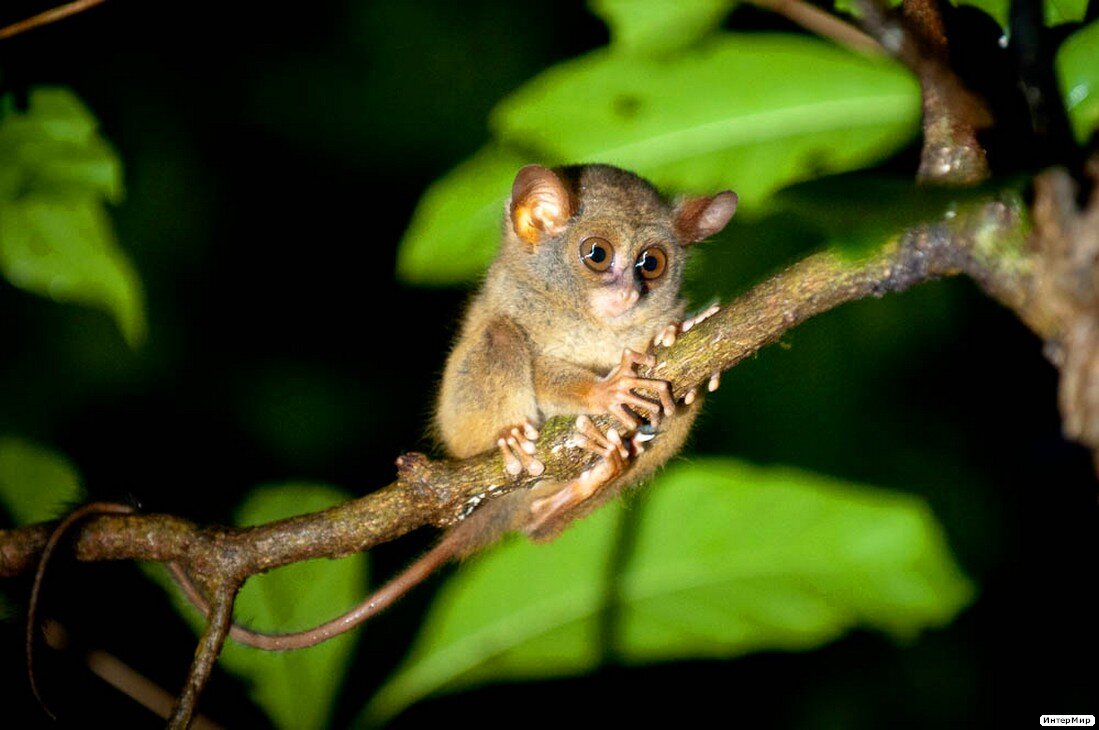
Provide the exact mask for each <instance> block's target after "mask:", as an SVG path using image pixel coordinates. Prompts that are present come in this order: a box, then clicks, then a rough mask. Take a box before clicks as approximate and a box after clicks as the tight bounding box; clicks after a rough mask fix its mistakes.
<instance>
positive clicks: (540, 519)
mask: <svg viewBox="0 0 1099 730" xmlns="http://www.w3.org/2000/svg"><path fill="white" fill-rule="evenodd" d="M736 206H737V196H736V194H735V193H733V192H731V191H724V192H721V193H718V194H716V195H712V196H706V197H697V198H686V199H682V200H679V201H676V202H672V203H669V202H668V201H666V200H665V199H664V198H663V197H662V196H661V195H660V194H659V193H658V192H657V191H656V189H655V188H654V187H653V186H652V185H651V184H650V183H648V182H647V181H645V180H643V179H642V178H640V177H638V176H636V175H634V174H632V173H630V172H626V171H625V170H620V169H618V168H615V167H609V166H606V165H583V166H575V167H564V168H557V169H553V170H551V169H547V168H545V167H539V166H536V165H531V166H528V167H524V168H523V169H522V170H520V171H519V173H518V175H517V176H516V178H515V182H514V185H513V186H512V193H511V198H510V200H509V201H508V204H507V208H506V220H505V224H504V232H503V241H502V244H501V246H500V251H499V254H498V255H497V258H496V260H495V262H494V263H493V264H492V266H491V268H490V269H489V271H488V274H487V276H486V278H485V281H484V285H483V286H482V288H481V290H480V292H479V293H478V294H477V295H476V296H475V297H474V299H473V301H472V303H471V305H470V307H469V309H468V311H467V313H466V315H465V320H464V323H463V325H462V329H461V333H460V334H459V336H458V339H457V342H456V344H455V347H454V350H453V351H452V352H451V354H450V358H449V360H448V361H447V365H446V371H445V374H444V376H443V381H442V386H441V389H440V392H439V397H438V403H437V409H436V413H435V432H436V434H437V436H438V438H439V440H440V441H441V443H442V445H443V446H444V447H445V449H446V451H447V453H448V454H449V455H450V456H452V457H455V458H464V457H468V456H473V455H474V454H479V453H482V452H486V451H490V450H494V449H495V450H498V451H499V452H500V453H501V455H502V457H503V463H504V468H505V470H506V472H507V473H508V474H510V475H512V476H516V475H519V474H521V473H522V472H524V471H525V472H527V473H528V474H530V475H531V476H535V477H536V476H540V475H541V474H542V473H544V471H545V467H544V465H543V463H542V461H541V460H540V459H539V454H538V449H537V446H536V443H535V441H536V439H537V438H538V429H539V428H540V426H541V424H542V423H544V422H545V420H546V419H547V418H550V417H553V416H560V415H568V416H576V417H577V418H576V432H575V434H574V436H573V438H572V439H571V440H570V444H571V445H574V446H576V447H577V448H583V449H587V450H589V451H592V452H595V453H596V454H598V456H599V461H598V462H597V463H596V464H595V465H594V466H593V467H592V468H591V469H588V470H587V471H585V472H583V473H582V474H581V475H580V476H578V477H576V478H575V479H571V480H568V481H565V482H558V481H553V480H548V479H547V480H544V481H541V482H539V483H537V484H536V486H534V487H533V488H531V489H519V490H516V491H513V492H511V493H509V494H507V495H504V496H502V497H499V498H497V499H494V500H491V501H487V502H486V503H485V504H483V505H482V506H480V507H479V508H478V509H476V510H474V511H473V513H472V514H471V515H469V516H468V517H467V518H466V519H464V520H463V521H461V522H459V523H458V524H457V525H455V526H454V527H452V528H451V529H450V530H449V531H448V532H447V533H446V534H445V535H444V536H443V538H442V540H441V541H440V542H439V543H438V545H436V547H435V548H433V549H432V550H430V551H429V552H428V553H427V554H425V555H424V556H423V557H422V558H420V559H419V560H418V561H417V562H415V563H414V564H413V565H412V566H410V567H409V568H408V569H407V570H405V571H404V572H403V573H401V574H400V575H398V576H397V577H396V578H394V579H393V580H392V581H390V582H389V583H388V584H386V585H385V586H383V587H382V588H381V589H379V590H378V591H377V592H376V593H374V594H373V595H372V596H370V597H369V598H367V599H366V601H364V602H363V603H361V604H360V605H359V606H358V607H356V608H355V609H352V610H351V611H350V612H348V613H346V614H344V615H343V616H340V617H338V618H336V619H334V620H332V621H330V622H328V623H326V624H324V625H322V626H318V627H316V628H313V629H309V630H306V631H300V632H296V633H290V634H263V633H259V632H254V631H251V630H248V629H244V628H242V627H240V626H234V627H233V629H232V632H231V634H230V635H231V636H232V637H233V638H234V639H236V640H237V641H238V642H241V643H244V644H248V645H250V646H256V647H259V648H263V649H292V648H301V647H305V646H312V645H314V644H317V643H320V642H321V641H324V640H325V639H327V638H330V637H332V636H335V635H336V634H339V633H342V632H344V631H346V630H348V629H349V628H351V627H353V626H355V625H357V624H358V623H360V622H362V621H363V620H365V619H366V618H369V617H370V616H372V615H373V614H375V613H377V612H378V611H380V610H381V609H383V608H385V607H386V606H388V605H389V604H391V603H392V602H393V601H394V600H396V599H397V598H398V597H399V596H401V595H403V594H404V593H405V592H406V591H408V590H409V589H410V588H412V587H413V586H415V585H416V584H418V583H419V582H421V581H422V580H423V579H424V578H425V577H427V576H428V575H429V574H431V573H432V572H433V571H434V570H435V569H437V568H438V567H440V566H441V565H443V564H444V563H446V562H447V561H449V560H450V559H452V558H455V557H461V556H464V555H467V554H469V553H471V552H473V551H475V550H477V549H479V548H481V547H483V546H485V545H487V544H489V543H491V542H494V541H495V540H497V539H499V538H500V537H501V536H502V535H504V534H505V533H507V532H511V531H520V532H523V533H526V534H527V535H528V536H530V537H531V538H533V539H536V540H547V539H551V538H553V537H555V536H556V535H557V534H558V533H559V532H560V531H561V530H562V529H563V528H564V527H565V526H567V525H568V524H569V523H570V522H572V521H573V520H575V519H577V518H579V517H582V516H584V515H585V514H587V513H589V512H590V511H591V510H592V509H594V508H595V507H597V506H599V505H601V504H603V503H604V502H606V501H607V500H609V499H611V498H612V497H614V496H615V495H617V494H618V493H619V492H620V491H621V490H622V489H623V488H624V487H626V486H629V485H631V484H635V483H637V482H638V481H640V480H642V479H644V478H645V477H646V476H648V475H649V474H650V473H651V472H652V471H653V470H654V469H655V468H657V467H659V466H660V465H661V464H663V463H664V462H665V461H667V460H668V458H670V457H671V456H672V455H673V454H674V453H675V452H676V451H678V450H679V448H680V447H681V446H682V444H683V441H684V440H685V439H686V437H687V433H688V431H689V429H690V426H691V423H692V422H693V420H694V417H695V415H696V414H697V410H698V405H699V400H698V399H696V398H695V394H694V391H691V392H690V393H689V394H688V395H687V397H685V398H684V399H683V401H681V402H680V403H676V402H675V401H674V400H673V398H672V391H671V387H670V384H669V383H668V382H666V381H663V380H653V379H647V378H641V377H639V376H638V375H637V373H636V368H637V366H638V365H640V364H647V365H652V364H653V363H654V362H655V360H654V358H653V356H652V355H651V354H648V353H649V351H650V349H652V348H653V347H655V346H668V345H671V344H672V343H673V342H674V341H675V337H676V335H677V334H678V333H680V332H682V331H684V330H685V329H687V328H689V327H690V326H692V325H693V324H694V323H695V322H697V321H699V320H700V319H702V318H705V317H706V316H709V315H710V314H712V313H713V312H714V311H716V308H711V309H709V310H707V311H705V312H703V313H702V314H701V315H700V316H699V317H696V318H694V319H689V320H687V321H683V313H684V309H685V303H684V302H683V300H682V299H681V298H680V295H679V290H680V286H681V283H682V280H683V269H684V264H685V261H686V257H687V252H688V248H689V247H690V246H691V244H694V243H696V242H698V241H702V240H703V239H705V238H708V237H710V236H712V235H714V234H715V233H717V232H718V231H720V230H722V229H723V228H724V227H725V225H726V224H727V223H728V222H729V219H730V218H731V217H732V216H733V213H734V212H735V210H736ZM599 414H609V415H611V416H613V417H614V419H615V420H616V421H617V422H618V424H619V425H620V426H621V430H618V429H616V428H610V429H608V430H607V431H606V432H604V431H601V430H600V429H599V428H597V427H596V425H595V423H594V422H593V421H592V420H591V418H590V416H593V415H599ZM657 433H658V434H659V438H658V439H655V440H653V441H652V443H651V444H648V443H646V442H647V441H648V440H650V439H653V437H654V434H657ZM175 572H176V575H177V578H179V579H180V582H181V584H182V585H183V587H184V589H185V590H186V592H187V593H188V595H189V596H190V597H191V599H192V600H193V601H195V602H196V603H198V604H199V605H200V606H203V607H204V601H203V599H202V597H201V595H200V594H199V593H198V591H197V590H195V588H194V587H193V585H192V584H191V583H190V581H189V580H187V578H186V576H185V575H183V574H182V571H179V570H178V569H176V570H175Z"/></svg>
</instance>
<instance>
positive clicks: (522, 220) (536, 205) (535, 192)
mask: <svg viewBox="0 0 1099 730" xmlns="http://www.w3.org/2000/svg"><path fill="white" fill-rule="evenodd" d="M510 212H511V225H512V228H514V230H515V233H516V235H518V236H519V238H521V239H523V240H524V241H526V242H527V243H529V244H531V245H535V244H537V243H538V242H539V241H540V240H541V239H542V237H543V236H545V235H550V236H553V235H556V234H558V233H560V232H561V230H562V229H563V228H564V227H565V224H566V223H567V222H568V220H569V218H570V217H572V214H573V210H572V200H571V197H570V196H569V191H568V189H567V188H566V187H565V183H564V182H562V180H561V178H560V177H558V176H557V174H556V173H555V172H554V171H553V170H550V169H548V168H545V167H542V166H541V165H527V166H526V167H524V168H523V169H522V170H520V171H519V174H518V175H516V176H515V182H514V183H513V184H512V186H511V211H510Z"/></svg>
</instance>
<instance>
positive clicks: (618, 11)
mask: <svg viewBox="0 0 1099 730" xmlns="http://www.w3.org/2000/svg"><path fill="white" fill-rule="evenodd" d="M589 4H590V5H591V10H592V12H593V13H595V14H596V15H598V16H599V17H600V18H602V19H603V20H604V21H605V22H606V23H607V26H608V27H609V28H610V31H611V45H612V49H613V50H614V51H624V52H626V53H632V54H650V55H654V56H655V55H661V54H665V53H668V52H671V51H675V50H678V49H680V48H683V47H686V46H689V45H691V44H692V43H694V42H695V41H697V40H698V39H700V38H702V37H703V36H705V35H706V34H707V33H710V32H711V31H713V30H715V29H716V28H717V27H718V26H719V25H720V24H721V20H722V18H724V17H725V15H726V13H728V12H729V10H730V9H731V8H732V7H733V6H734V5H736V0H677V1H676V2H668V1H667V0H591V2H590V3H589Z"/></svg>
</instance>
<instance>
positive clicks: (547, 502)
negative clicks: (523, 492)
mask: <svg viewBox="0 0 1099 730" xmlns="http://www.w3.org/2000/svg"><path fill="white" fill-rule="evenodd" d="M576 431H577V433H576V440H577V443H578V445H579V446H581V447H583V448H585V449H587V450H588V451H592V452H594V453H596V454H599V455H600V456H601V457H602V458H601V459H600V461H599V462H598V463H597V464H596V465H595V466H593V467H592V468H591V469H588V470H587V471H585V472H583V473H582V474H580V476H578V477H576V478H575V479H572V480H570V481H568V482H565V483H564V484H561V485H553V486H554V490H553V491H552V492H551V493H550V494H548V495H547V496H544V497H536V498H535V499H533V501H531V503H530V520H529V521H528V522H527V523H526V525H524V527H523V530H524V531H525V532H526V533H527V534H530V535H536V534H538V533H545V532H550V531H552V525H553V523H554V522H557V521H559V520H561V519H562V518H564V517H565V516H566V515H568V513H570V512H572V511H573V510H574V509H575V508H576V507H578V506H579V505H580V504H581V503H583V502H584V501H586V500H588V499H590V498H591V497H592V496H593V495H594V494H596V493H597V492H598V491H599V490H600V489H602V488H604V487H606V486H607V485H608V484H610V483H611V482H613V481H614V480H615V479H617V478H618V477H619V476H620V475H621V474H622V472H623V471H625V469H626V462H627V460H628V459H629V456H630V451H629V449H628V448H627V447H626V445H625V444H624V443H623V441H622V438H621V437H620V436H619V435H618V431H616V430H614V429H613V428H612V429H610V431H608V432H607V433H606V434H604V433H603V432H602V431H600V430H599V429H598V428H597V427H596V426H595V424H594V423H593V422H592V420H591V419H590V418H588V417H587V416H580V417H579V418H577V419H576Z"/></svg>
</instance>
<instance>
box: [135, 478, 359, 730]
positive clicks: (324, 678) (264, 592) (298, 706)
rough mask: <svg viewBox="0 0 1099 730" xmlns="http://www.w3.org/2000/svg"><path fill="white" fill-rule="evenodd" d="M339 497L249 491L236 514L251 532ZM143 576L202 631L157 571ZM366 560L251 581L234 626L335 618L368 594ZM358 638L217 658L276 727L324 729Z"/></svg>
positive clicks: (311, 564) (326, 490)
mask: <svg viewBox="0 0 1099 730" xmlns="http://www.w3.org/2000/svg"><path fill="white" fill-rule="evenodd" d="M347 498H348V496H347V495H346V494H344V493H342V492H340V491H338V490H336V489H333V488H331V487H326V486H318V485H309V484H285V485H280V486H269V487H261V488H258V489H256V490H254V491H253V492H252V493H251V494H250V495H249V497H248V498H247V499H246V500H245V501H244V503H243V505H242V506H241V508H240V509H239V510H238V513H237V522H238V524H241V525H255V524H261V523H265V522H271V521H273V520H278V519H282V518H285V517H291V516H293V515H298V514H304V513H307V512H315V511H318V510H322V509H325V508H327V507H330V506H332V505H333V504H336V503H339V502H342V501H345V500H346V499H347ZM149 567H150V568H155V570H153V571H147V573H148V574H149V575H150V577H152V578H153V579H154V580H155V581H156V582H157V583H159V584H160V585H161V586H163V587H164V588H165V590H167V591H168V592H169V594H170V595H171V596H172V598H173V600H174V602H175V603H176V605H177V607H178V608H179V609H180V612H181V613H182V614H183V615H184V616H185V617H186V618H187V619H188V622H189V623H190V624H191V625H192V626H193V627H194V628H195V630H196V633H198V631H199V630H200V629H201V625H202V622H201V619H200V617H199V615H198V612H197V611H196V610H195V609H194V608H193V607H191V606H190V604H189V603H187V602H186V600H185V599H183V597H182V593H181V592H180V590H179V588H178V587H177V586H176V585H175V584H174V582H173V581H172V580H171V579H170V578H169V577H168V575H167V572H166V571H164V570H163V569H162V567H161V566H159V565H156V566H149ZM366 581H367V563H366V556H365V555H362V554H360V555H354V556H351V557H348V558H343V559H342V560H338V561H333V560H310V561H307V562H304V563H295V564H293V565H288V566H286V567H283V568H279V569H278V570H275V571H273V572H271V573H268V574H265V575H260V576H255V577H253V578H251V579H249V580H248V582H247V583H246V584H245V585H244V588H243V589H242V590H241V592H240V595H239V596H238V597H237V602H236V607H235V614H234V617H235V620H236V621H237V622H238V623H242V624H244V625H246V626H248V627H249V628H253V629H256V630H258V631H267V632H275V633H283V632H287V631H296V630H300V629H306V628H311V627H313V626H316V625H317V624H321V623H324V622H325V621H327V620H329V619H331V618H334V617H335V616H337V615H339V614H340V613H342V612H343V611H346V610H347V609H349V608H351V607H352V606H354V605H355V604H356V603H358V602H359V601H361V600H362V599H363V597H364V596H365V594H366ZM354 648H355V633H354V632H350V633H348V634H345V635H343V636H339V637H337V638H335V639H332V640H330V641H326V642H324V643H323V644H320V645H318V646H315V647H311V648H309V649H299V650H295V651H286V652H267V651H261V650H259V649H252V648H250V647H246V646H242V645H239V644H235V643H234V642H233V641H232V640H231V639H230V640H229V642H227V643H226V645H225V649H224V651H223V652H222V654H221V660H220V661H221V662H222V666H224V667H226V668H227V669H229V671H231V672H233V673H234V674H236V675H238V676H240V677H242V678H245V679H247V680H248V683H249V685H250V686H251V696H252V699H253V700H254V701H255V702H256V703H257V704H258V705H259V706H260V707H262V708H263V709H264V710H265V711H266V712H267V714H268V715H269V716H270V717H271V719H272V721H273V722H274V723H275V725H276V726H278V727H283V728H320V727H325V726H327V723H328V720H329V718H330V714H331V710H332V705H333V702H334V701H335V698H336V694H337V692H338V691H339V687H340V681H341V678H342V677H343V675H344V673H345V672H346V670H347V667H348V665H349V663H350V661H351V658H352V655H353V652H354Z"/></svg>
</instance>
